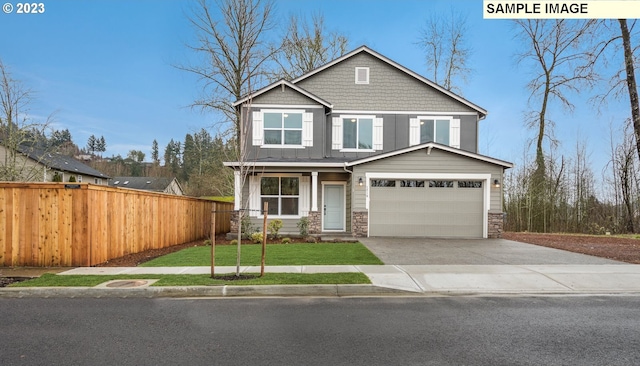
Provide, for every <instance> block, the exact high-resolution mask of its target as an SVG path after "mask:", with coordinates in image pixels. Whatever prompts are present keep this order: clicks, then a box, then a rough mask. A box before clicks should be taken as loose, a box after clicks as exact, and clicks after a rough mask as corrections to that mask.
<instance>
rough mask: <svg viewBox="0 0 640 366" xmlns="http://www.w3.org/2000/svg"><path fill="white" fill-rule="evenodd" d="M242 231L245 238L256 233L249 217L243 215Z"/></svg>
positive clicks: (241, 221)
mask: <svg viewBox="0 0 640 366" xmlns="http://www.w3.org/2000/svg"><path fill="white" fill-rule="evenodd" d="M240 230H241V231H242V236H243V237H244V238H247V237H250V235H251V233H253V232H255V231H256V230H255V229H254V227H253V224H252V223H251V218H250V217H249V215H247V214H243V215H242V220H240Z"/></svg>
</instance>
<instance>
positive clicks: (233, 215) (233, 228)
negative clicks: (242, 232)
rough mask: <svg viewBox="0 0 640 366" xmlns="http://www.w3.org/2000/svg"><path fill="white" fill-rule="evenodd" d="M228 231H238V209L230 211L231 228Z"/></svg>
mask: <svg viewBox="0 0 640 366" xmlns="http://www.w3.org/2000/svg"><path fill="white" fill-rule="evenodd" d="M229 232H231V233H237V232H238V211H233V212H232V213H231V230H230V231H229Z"/></svg>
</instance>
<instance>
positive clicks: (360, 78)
mask: <svg viewBox="0 0 640 366" xmlns="http://www.w3.org/2000/svg"><path fill="white" fill-rule="evenodd" d="M356 84H369V68H368V67H356Z"/></svg>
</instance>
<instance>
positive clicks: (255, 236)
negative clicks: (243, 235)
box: [251, 232, 263, 244]
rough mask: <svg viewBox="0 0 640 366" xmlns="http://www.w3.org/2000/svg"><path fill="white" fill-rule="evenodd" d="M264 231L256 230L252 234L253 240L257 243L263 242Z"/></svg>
mask: <svg viewBox="0 0 640 366" xmlns="http://www.w3.org/2000/svg"><path fill="white" fill-rule="evenodd" d="M262 238H263V237H262V233H259V232H256V233H253V234H251V241H252V242H254V243H256V244H260V243H262Z"/></svg>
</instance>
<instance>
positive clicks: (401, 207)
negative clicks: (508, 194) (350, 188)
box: [369, 179, 485, 238]
mask: <svg viewBox="0 0 640 366" xmlns="http://www.w3.org/2000/svg"><path fill="white" fill-rule="evenodd" d="M369 184H370V201H369V235H370V236H404V237H412V236H413V237H420V236H423V237H451V238H481V237H482V236H483V226H484V223H483V221H484V220H483V200H484V194H483V192H484V184H485V182H484V181H480V180H475V181H474V180H472V181H458V180H447V179H443V180H420V179H391V180H390V179H372V180H371V181H370V182H369Z"/></svg>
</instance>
